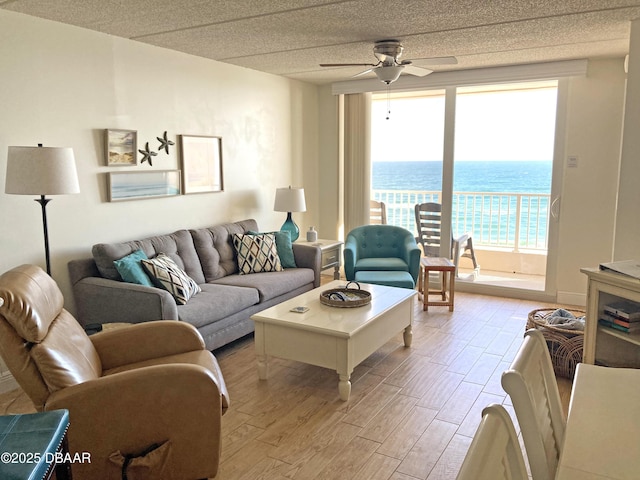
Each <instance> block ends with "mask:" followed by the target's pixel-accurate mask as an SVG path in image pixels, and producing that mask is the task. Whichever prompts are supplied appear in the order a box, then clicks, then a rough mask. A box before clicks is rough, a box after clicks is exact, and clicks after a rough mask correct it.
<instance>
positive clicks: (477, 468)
mask: <svg viewBox="0 0 640 480" xmlns="http://www.w3.org/2000/svg"><path fill="white" fill-rule="evenodd" d="M527 478H528V477H527V467H526V466H525V463H524V457H523V455H522V450H521V449H520V443H519V442H518V435H517V434H516V430H515V428H514V427H513V422H512V421H511V417H510V416H509V414H508V413H507V411H506V410H505V408H504V407H503V406H502V405H498V404H497V403H495V404H493V405H489V406H487V407H485V408H484V409H483V410H482V421H481V422H480V426H479V427H478V430H476V434H475V435H474V436H473V440H472V442H471V445H470V446H469V450H467V455H466V456H465V458H464V461H463V462H462V467H460V471H459V472H458V476H457V477H456V480H527Z"/></svg>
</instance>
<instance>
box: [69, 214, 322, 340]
mask: <svg viewBox="0 0 640 480" xmlns="http://www.w3.org/2000/svg"><path fill="white" fill-rule="evenodd" d="M251 231H253V232H256V231H258V225H257V223H256V221H255V220H243V221H239V222H235V223H227V224H222V225H217V226H213V227H210V228H201V229H197V230H178V231H176V232H173V233H171V234H167V235H160V236H155V237H150V238H145V239H142V240H133V241H128V242H122V243H110V244H104V243H103V244H97V245H94V246H93V249H92V253H93V258H86V259H81V260H72V261H71V262H69V265H68V267H69V274H70V278H71V283H72V287H73V294H74V299H75V304H76V313H77V315H76V317H77V318H78V320H79V321H80V323H81V324H83V325H84V326H86V325H89V324H105V323H113V322H125V323H139V322H144V321H149V320H180V321H184V322H188V323H191V324H192V325H194V326H195V327H196V328H197V329H198V330H199V331H200V333H201V334H202V336H203V338H204V340H205V343H206V345H207V348H208V349H209V350H213V349H216V348H218V347H221V346H223V345H225V344H227V343H229V342H232V341H233V340H236V339H238V338H240V337H242V336H244V335H247V334H248V333H251V332H252V331H253V328H254V326H253V321H252V320H250V318H249V317H250V316H251V315H253V314H254V313H256V312H259V311H260V310H264V309H265V308H268V307H270V306H272V305H276V304H278V303H280V302H282V301H284V300H287V299H289V298H292V297H294V296H296V295H299V294H300V293H303V292H306V291H308V290H311V289H313V288H315V287H318V286H319V285H320V264H321V261H320V259H321V252H320V249H319V248H317V247H313V246H308V245H298V244H295V243H294V244H293V253H294V257H295V263H296V267H297V268H285V269H284V271H280V272H262V273H252V274H244V275H241V274H239V273H238V264H237V260H236V253H235V249H234V247H233V244H232V236H233V234H234V233H239V234H242V233H248V232H251ZM136 250H142V251H144V253H145V254H146V255H147V256H148V257H149V258H152V257H155V256H156V255H158V254H160V253H164V254H166V255H167V256H169V257H170V258H171V259H172V260H173V261H174V262H175V263H176V264H177V265H178V266H179V267H180V268H181V269H182V270H184V271H185V272H186V273H187V274H188V275H189V276H190V277H191V278H192V279H193V280H195V282H196V283H197V284H198V285H199V286H200V288H201V290H202V291H201V292H200V293H197V294H196V295H194V296H193V297H191V298H190V299H189V300H188V301H187V303H186V304H185V305H178V304H177V303H176V301H175V300H174V297H173V296H172V295H171V294H170V293H169V292H168V291H167V290H163V289H161V288H156V287H148V286H144V285H138V284H134V283H127V282H124V281H123V280H122V278H121V276H120V274H119V273H118V270H117V269H116V268H115V266H114V264H113V262H114V260H118V259H120V258H122V257H125V256H126V255H129V254H131V253H132V252H134V251H136Z"/></svg>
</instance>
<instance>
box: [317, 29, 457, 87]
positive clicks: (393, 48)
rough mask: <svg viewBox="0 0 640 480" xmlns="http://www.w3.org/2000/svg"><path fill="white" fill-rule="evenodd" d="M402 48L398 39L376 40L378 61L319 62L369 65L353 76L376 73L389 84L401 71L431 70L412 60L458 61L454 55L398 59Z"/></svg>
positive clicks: (420, 74)
mask: <svg viewBox="0 0 640 480" xmlns="http://www.w3.org/2000/svg"><path fill="white" fill-rule="evenodd" d="M403 50H404V48H403V47H402V44H401V43H400V41H399V40H378V41H377V42H375V44H374V46H373V54H374V55H375V57H376V58H377V59H378V63H321V64H320V66H321V67H355V66H362V67H371V68H369V69H367V70H365V71H363V72H360V73H358V74H356V75H354V77H359V76H361V75H365V74H367V73H369V72H373V73H375V74H376V76H377V77H378V79H379V80H380V81H381V82H384V83H386V84H387V85H389V84H390V83H392V82H395V81H396V80H397V79H398V77H399V76H400V74H401V73H402V72H404V73H408V74H410V75H415V76H418V77H424V76H425V75H429V74H430V73H432V72H433V70H429V69H428V68H422V67H417V66H415V65H412V64H413V62H414V61H417V60H420V62H421V63H424V64H426V65H455V64H457V63H458V60H457V59H456V57H432V58H420V59H414V60H413V61H412V60H400V57H401V56H402V51H403Z"/></svg>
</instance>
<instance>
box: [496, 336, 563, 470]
mask: <svg viewBox="0 0 640 480" xmlns="http://www.w3.org/2000/svg"><path fill="white" fill-rule="evenodd" d="M502 387H503V388H504V390H505V391H506V392H507V393H508V394H509V396H510V397H511V402H512V403H513V408H514V409H515V411H516V417H517V419H518V423H519V424H520V431H521V432H522V439H523V440H524V446H525V449H526V451H527V458H528V460H529V467H530V469H531V477H532V479H533V480H553V479H554V478H555V475H556V470H557V468H558V462H559V460H560V454H561V452H562V446H563V443H564V431H565V428H566V424H567V420H566V418H565V416H564V412H563V410H562V403H561V401H560V393H559V390H558V384H557V382H556V377H555V374H554V373H553V364H552V363H551V356H550V355H549V350H548V348H547V343H546V342H545V339H544V337H543V336H542V333H541V332H540V331H539V330H535V329H531V330H527V332H526V333H525V335H524V341H523V342H522V345H521V346H520V349H519V350H518V353H517V354H516V357H515V359H514V360H513V362H512V363H511V366H510V367H509V369H508V370H507V371H505V372H504V373H503V374H502Z"/></svg>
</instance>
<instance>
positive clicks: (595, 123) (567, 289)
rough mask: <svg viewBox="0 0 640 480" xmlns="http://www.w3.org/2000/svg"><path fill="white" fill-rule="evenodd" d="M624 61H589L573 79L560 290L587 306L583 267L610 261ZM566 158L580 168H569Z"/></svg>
mask: <svg viewBox="0 0 640 480" xmlns="http://www.w3.org/2000/svg"><path fill="white" fill-rule="evenodd" d="M624 93H625V73H624V68H623V59H621V58H618V59H601V60H590V61H589V69H588V73H587V77H586V78H573V79H571V80H570V83H569V99H568V105H567V118H566V125H567V128H566V137H565V147H566V151H565V155H564V161H565V162H564V163H565V166H564V172H563V184H562V200H561V208H560V232H559V234H560V238H559V247H558V268H557V272H558V273H557V275H558V281H557V289H558V300H559V301H560V302H561V303H574V304H584V303H583V302H584V301H585V299H586V297H585V295H586V289H587V277H586V276H585V275H584V274H582V273H580V268H581V267H596V266H597V265H598V264H599V263H601V262H607V261H610V260H611V256H612V252H613V240H614V225H615V217H616V196H617V191H618V189H617V182H618V172H619V165H620V142H621V132H622V122H623V111H624ZM568 156H577V157H578V167H577V168H569V167H567V166H566V159H567V157H568Z"/></svg>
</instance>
